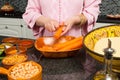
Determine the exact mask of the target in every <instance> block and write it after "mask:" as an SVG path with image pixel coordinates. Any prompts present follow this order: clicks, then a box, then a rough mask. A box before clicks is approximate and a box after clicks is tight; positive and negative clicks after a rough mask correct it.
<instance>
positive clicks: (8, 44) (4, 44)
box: [1, 43, 14, 49]
mask: <svg viewBox="0 0 120 80" xmlns="http://www.w3.org/2000/svg"><path fill="white" fill-rule="evenodd" d="M1 45H3V46H4V48H5V49H7V48H10V47H12V46H13V45H14V44H12V43H1Z"/></svg>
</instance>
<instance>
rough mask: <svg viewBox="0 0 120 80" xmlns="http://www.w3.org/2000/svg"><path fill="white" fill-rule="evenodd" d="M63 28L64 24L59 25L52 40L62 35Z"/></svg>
mask: <svg viewBox="0 0 120 80" xmlns="http://www.w3.org/2000/svg"><path fill="white" fill-rule="evenodd" d="M63 27H64V23H63V24H61V25H59V28H58V29H57V31H56V32H55V34H54V38H55V39H58V38H60V36H61V33H62V30H63Z"/></svg>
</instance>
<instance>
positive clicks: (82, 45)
mask: <svg viewBox="0 0 120 80" xmlns="http://www.w3.org/2000/svg"><path fill="white" fill-rule="evenodd" d="M47 37H53V36H44V38H47ZM63 37H66V36H63ZM72 37H73V36H72ZM40 38H43V37H40ZM40 38H38V39H40ZM38 39H37V40H36V41H35V43H34V46H35V48H36V49H37V50H38V51H40V52H48V53H49V52H50V53H51V52H52V53H61V52H71V51H77V50H80V49H81V48H82V47H81V48H76V49H71V50H66V51H62V50H61V51H50V50H48V51H47V50H45V51H44V50H40V49H39V48H38V47H37V45H36V44H37V41H38ZM82 46H83V45H82Z"/></svg>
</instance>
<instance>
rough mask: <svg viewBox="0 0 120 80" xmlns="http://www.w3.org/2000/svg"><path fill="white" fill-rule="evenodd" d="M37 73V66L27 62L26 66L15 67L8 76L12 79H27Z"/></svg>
mask: <svg viewBox="0 0 120 80" xmlns="http://www.w3.org/2000/svg"><path fill="white" fill-rule="evenodd" d="M39 72H40V69H39V67H38V66H37V65H33V64H32V63H31V62H28V63H26V64H20V65H18V66H15V67H14V68H13V69H11V72H10V75H11V76H12V77H13V78H14V79H17V78H18V79H19V78H21V79H29V78H31V77H33V76H34V75H36V74H38V73H39Z"/></svg>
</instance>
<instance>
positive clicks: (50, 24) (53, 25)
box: [44, 19, 59, 32]
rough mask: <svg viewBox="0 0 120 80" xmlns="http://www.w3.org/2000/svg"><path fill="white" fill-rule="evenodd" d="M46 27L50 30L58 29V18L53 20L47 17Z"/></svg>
mask: <svg viewBox="0 0 120 80" xmlns="http://www.w3.org/2000/svg"><path fill="white" fill-rule="evenodd" d="M44 27H45V28H46V29H47V30H48V31H50V32H53V31H56V29H57V27H59V22H57V21H56V20H52V19H47V20H46V21H45V23H44Z"/></svg>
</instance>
